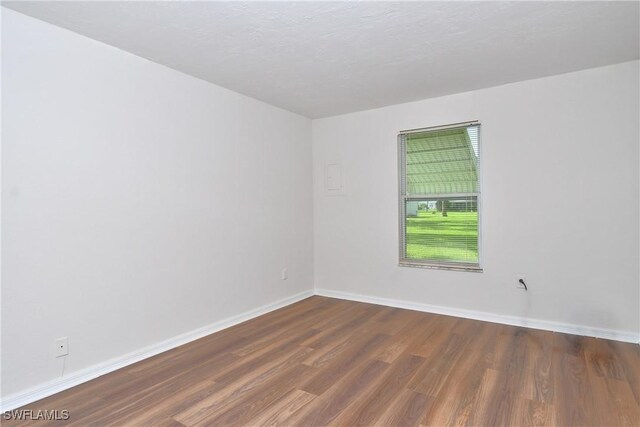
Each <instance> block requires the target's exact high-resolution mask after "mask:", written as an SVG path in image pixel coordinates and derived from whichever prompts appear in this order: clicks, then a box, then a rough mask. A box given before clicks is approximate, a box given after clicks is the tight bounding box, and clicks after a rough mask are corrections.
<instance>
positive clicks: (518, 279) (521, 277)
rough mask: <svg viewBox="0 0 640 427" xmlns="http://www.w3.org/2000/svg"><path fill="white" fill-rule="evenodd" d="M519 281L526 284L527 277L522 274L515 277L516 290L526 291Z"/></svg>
mask: <svg viewBox="0 0 640 427" xmlns="http://www.w3.org/2000/svg"><path fill="white" fill-rule="evenodd" d="M520 280H522V281H523V282H524V283H527V277H526V276H525V275H523V274H519V275H517V276H516V288H518V289H526V288H525V286H524V285H523V284H522V283H520Z"/></svg>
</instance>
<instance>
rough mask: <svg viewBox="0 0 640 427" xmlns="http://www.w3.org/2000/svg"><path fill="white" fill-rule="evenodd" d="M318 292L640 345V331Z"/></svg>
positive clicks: (378, 303) (341, 293)
mask: <svg viewBox="0 0 640 427" xmlns="http://www.w3.org/2000/svg"><path fill="white" fill-rule="evenodd" d="M315 294H316V295H320V296H324V297H330V298H339V299H344V300H349V301H358V302H365V303H369V304H377V305H386V306H388V307H397V308H406V309H408V310H416V311H424V312H427V313H435V314H444V315H447V316H455V317H463V318H466V319H474V320H482V321H485V322H492V323H502V324H505V325H512V326H522V327H525V328H532V329H542V330H545V331H552V332H562V333H565V334H573V335H582V336H587V337H596V338H604V339H608V340H615V341H623V342H630V343H634V344H638V340H639V337H638V333H637V332H630V331H618V330H614V329H604V328H595V327H591V326H581V325H574V324H570V323H561V322H553V321H549V320H539V319H527V318H522V317H516V316H507V315H502V314H494V313H487V312H483V311H473V310H464V309H459V308H451V307H442V306H437V305H430V304H422V303H416V302H409V301H401V300H395V299H388V298H380V297H372V296H368V295H360V294H352V293H348V292H341V291H333V290H329V289H317V288H316V290H315Z"/></svg>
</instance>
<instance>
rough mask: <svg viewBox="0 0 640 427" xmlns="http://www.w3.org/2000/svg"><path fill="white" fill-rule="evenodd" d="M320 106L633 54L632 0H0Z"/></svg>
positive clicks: (201, 72) (217, 78) (299, 107)
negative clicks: (33, 0) (212, 0)
mask: <svg viewBox="0 0 640 427" xmlns="http://www.w3.org/2000/svg"><path fill="white" fill-rule="evenodd" d="M3 5H5V6H7V7H9V8H11V9H14V10H16V11H19V12H22V13H25V14H27V15H31V16H33V17H36V18H38V19H41V20H44V21H47V22H51V23H53V24H55V25H59V26H61V27H64V28H68V29H70V30H72V31H75V32H78V33H80V34H84V35H86V36H88V37H91V38H94V39H96V40H100V41H102V42H105V43H108V44H110V45H113V46H116V47H119V48H121V49H123V50H126V51H129V52H132V53H134V54H136V55H139V56H142V57H144V58H148V59H150V60H151V61H155V62H158V63H160V64H164V65H166V66H169V67H171V68H175V69H176V70H180V71H183V72H185V73H188V74H191V75H193V76H196V77H199V78H202V79H204V80H208V81H210V82H212V83H215V84H217V85H220V86H223V87H226V88H229V89H232V90H234V91H237V92H240V93H243V94H246V95H249V96H252V97H254V98H257V99H260V100H263V101H266V102H268V103H270V104H273V105H276V106H279V107H282V108H285V109H287V110H290V111H294V112H297V113H300V114H303V115H305V116H308V117H312V118H315V117H324V116H330V115H335V114H341V113H346V112H352V111H358V110H365V109H370V108H375V107H381V106H384V105H390V104H397V103H402V102H407V101H413V100H418V99H424V98H429V97H434V96H440V95H446V94H451V93H456V92H463V91H468V90H473V89H479V88H483V87H490V86H495V85H500V84H504V83H509V82H514V81H519V80H526V79H531V78H536V77H542V76H546V75H551V74H558V73H563V72H569V71H575V70H579V69H584V68H590V67H596V66H601V65H607V64H613V63H617V62H624V61H628V60H633V59H637V58H638V57H639V53H638V52H639V50H640V44H639V3H638V2H393V3H392V2H256V3H245V2H187V1H177V2H94V1H85V2H30V1H25V2H3Z"/></svg>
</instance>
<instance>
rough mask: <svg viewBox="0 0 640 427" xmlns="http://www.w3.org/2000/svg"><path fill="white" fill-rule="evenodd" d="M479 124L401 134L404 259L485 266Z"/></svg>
mask: <svg viewBox="0 0 640 427" xmlns="http://www.w3.org/2000/svg"><path fill="white" fill-rule="evenodd" d="M479 138H480V133H479V125H478V124H471V125H463V126H456V127H451V128H445V129H442V128H440V129H436V130H423V131H415V132H410V133H406V134H401V135H400V143H399V149H400V153H399V158H400V168H401V176H400V185H401V191H400V193H401V200H400V203H401V208H400V211H401V214H402V217H401V222H402V224H401V230H400V231H401V240H402V242H401V248H400V250H401V258H404V259H406V260H415V261H423V262H429V263H443V264H470V265H477V264H478V262H479V251H478V240H479V239H478V235H479V227H478V225H479V221H478V216H479V212H478V208H479V196H480V180H479V176H480V174H479V166H480V150H479V142H480V141H479Z"/></svg>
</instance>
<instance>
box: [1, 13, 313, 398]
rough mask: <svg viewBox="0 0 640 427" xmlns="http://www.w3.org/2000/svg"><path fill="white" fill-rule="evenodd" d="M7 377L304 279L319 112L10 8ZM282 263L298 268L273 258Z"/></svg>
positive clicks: (141, 341) (98, 358) (72, 361)
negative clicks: (59, 349) (61, 341)
mask: <svg viewBox="0 0 640 427" xmlns="http://www.w3.org/2000/svg"><path fill="white" fill-rule="evenodd" d="M2 37H3V52H2V75H3V82H2V83H3V87H2V90H3V98H2V112H3V117H2V119H3V124H4V127H3V130H2V150H3V163H2V169H3V176H2V178H3V180H2V181H3V182H2V194H3V206H2V229H3V239H2V244H3V247H2V261H3V267H4V269H3V276H2V293H3V295H2V297H3V298H2V302H3V305H2V374H3V383H2V394H3V396H7V395H11V394H12V393H17V392H20V391H22V390H24V389H27V388H29V387H31V386H35V385H38V384H41V383H43V382H46V381H48V380H52V379H54V378H57V377H59V376H60V373H61V369H62V366H61V359H54V358H53V357H52V346H53V340H54V338H56V337H61V336H68V337H69V340H70V350H71V351H70V355H69V356H68V358H67V361H66V375H68V374H70V373H73V372H74V371H77V370H80V369H82V368H86V367H89V366H92V365H94V364H97V363H100V362H103V361H105V360H108V359H110V358H113V357H117V356H120V355H123V354H126V353H128V352H131V351H134V350H136V349H140V348H142V347H144V346H147V345H150V344H153V343H157V342H159V341H162V340H165V339H168V338H170V337H173V336H175V335H178V334H181V333H184V332H186V331H191V330H193V329H196V328H199V327H202V326H205V325H207V324H211V323H212V322H216V321H219V320H221V319H225V318H228V317H229V316H233V315H237V314H239V313H243V312H245V311H247V310H250V309H254V308H256V307H259V306H261V305H264V304H267V303H270V302H273V301H276V300H279V299H282V298H284V297H287V296H291V295H294V294H297V293H299V292H301V291H305V290H311V288H312V285H313V279H312V276H313V270H312V267H313V262H312V244H311V241H312V213H313V212H312V196H311V190H312V177H311V174H310V172H309V170H310V168H311V138H310V137H311V123H310V120H308V119H306V118H304V117H301V116H298V115H295V114H292V113H289V112H286V111H283V110H280V109H277V108H275V107H272V106H269V105H267V104H264V103H261V102H258V101H256V100H253V99H250V98H247V97H244V96H241V95H238V94H236V93H233V92H231V91H228V90H225V89H222V88H220V87H216V86H214V85H211V84H209V83H205V82H203V81H201V80H197V79H195V78H192V77H189V76H187V75H184V74H181V73H179V72H176V71H174V70H171V69H169V68H165V67H163V66H160V65H157V64H154V63H152V62H149V61H146V60H144V59H141V58H139V57H136V56H133V55H130V54H128V53H125V52H123V51H120V50H117V49H115V48H112V47H109V46H107V45H104V44H101V43H99V42H96V41H93V40H90V39H88V38H85V37H82V36H79V35H77V34H75V33H71V32H69V31H66V30H62V29H60V28H57V27H54V26H51V25H49V24H45V23H43V22H40V21H37V20H34V19H32V18H29V17H26V16H24V15H20V14H18V13H16V12H13V11H11V10H6V9H4V10H3V14H2ZM282 267H288V268H289V279H288V280H286V281H282V280H281V279H280V269H281V268H282Z"/></svg>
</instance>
